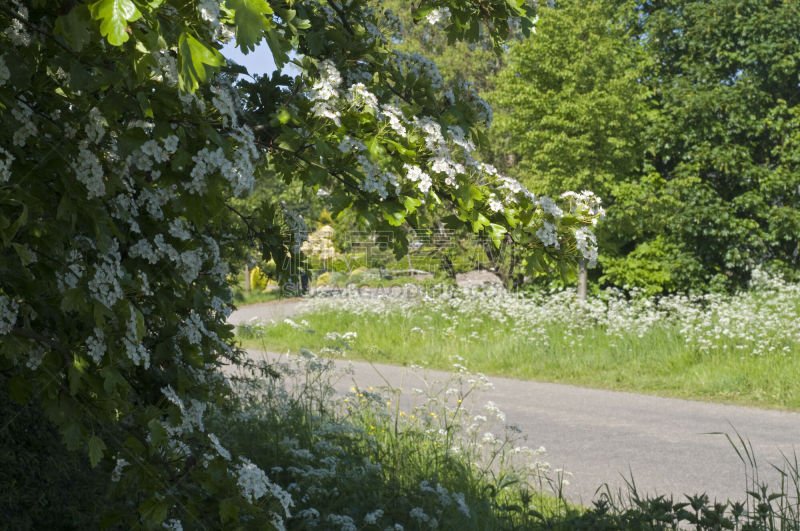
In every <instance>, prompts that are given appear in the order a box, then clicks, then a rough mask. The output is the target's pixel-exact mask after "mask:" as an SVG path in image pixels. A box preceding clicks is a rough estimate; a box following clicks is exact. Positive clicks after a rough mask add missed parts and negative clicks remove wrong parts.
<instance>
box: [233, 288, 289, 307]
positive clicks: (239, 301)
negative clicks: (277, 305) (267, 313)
mask: <svg viewBox="0 0 800 531" xmlns="http://www.w3.org/2000/svg"><path fill="white" fill-rule="evenodd" d="M284 298H286V296H285V295H283V294H282V293H281V290H279V289H275V290H270V291H254V290H251V291H250V293H245V291H244V290H242V289H236V290H234V292H233V302H234V304H236V306H247V305H248V304H259V303H262V302H273V301H279V300H281V299H284Z"/></svg>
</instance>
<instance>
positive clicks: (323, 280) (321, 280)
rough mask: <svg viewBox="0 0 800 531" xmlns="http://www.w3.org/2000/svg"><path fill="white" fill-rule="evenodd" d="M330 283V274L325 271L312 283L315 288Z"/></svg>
mask: <svg viewBox="0 0 800 531" xmlns="http://www.w3.org/2000/svg"><path fill="white" fill-rule="evenodd" d="M330 283H331V274H330V273H329V272H328V271H326V272H325V273H322V274H321V275H320V276H318V277H317V279H316V280H315V281H314V285H315V286H327V285H328V284H330Z"/></svg>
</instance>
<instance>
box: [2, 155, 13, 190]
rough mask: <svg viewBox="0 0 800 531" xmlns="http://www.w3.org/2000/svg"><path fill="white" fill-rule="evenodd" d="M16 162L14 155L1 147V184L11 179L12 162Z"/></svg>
mask: <svg viewBox="0 0 800 531" xmlns="http://www.w3.org/2000/svg"><path fill="white" fill-rule="evenodd" d="M13 162H14V155H12V154H11V153H9V152H8V151H7V150H5V149H3V148H2V147H0V184H3V183H6V182H8V181H9V180H10V179H11V164H12V163H13Z"/></svg>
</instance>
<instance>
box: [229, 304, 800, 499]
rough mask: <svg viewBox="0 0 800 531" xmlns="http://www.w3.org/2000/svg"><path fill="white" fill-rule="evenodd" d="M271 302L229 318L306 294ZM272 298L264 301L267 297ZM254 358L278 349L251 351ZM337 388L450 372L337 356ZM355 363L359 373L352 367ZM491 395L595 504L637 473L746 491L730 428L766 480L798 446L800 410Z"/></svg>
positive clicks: (575, 490) (276, 311)
mask: <svg viewBox="0 0 800 531" xmlns="http://www.w3.org/2000/svg"><path fill="white" fill-rule="evenodd" d="M281 304H282V305H283V306H281V305H280V304H279V305H274V307H273V305H269V306H270V307H269V308H260V309H259V308H258V307H249V308H244V309H242V310H239V311H237V312H236V313H234V314H233V315H232V316H231V322H236V320H237V319H239V320H240V321H239V322H241V321H242V320H247V319H251V318H253V317H257V318H261V319H264V320H269V319H275V320H277V319H278V318H281V319H282V318H285V317H287V316H289V315H291V313H289V312H291V311H295V312H296V311H302V302H297V301H289V302H284V303H281ZM260 306H265V305H260ZM251 355H252V356H254V357H263V356H265V355H268V356H270V358H274V357H275V356H279V355H277V354H266V353H263V352H255V351H252V352H251ZM336 367H337V369H336V370H337V371H338V372H339V373H340V380H339V383H338V384H337V387H338V388H339V389H340V390H342V391H346V390H347V389H349V388H350V386H351V385H354V384H355V385H358V386H359V387H361V388H362V389H363V388H367V387H369V386H374V387H376V388H377V387H379V386H385V385H386V384H387V382H388V383H389V384H390V385H391V386H393V387H402V388H403V390H404V394H405V395H406V399H405V400H410V399H411V398H410V397H408V396H407V395H408V394H409V393H410V389H412V388H413V387H415V386H416V387H420V386H421V385H422V382H423V379H424V380H425V381H428V382H431V381H445V380H447V379H448V378H449V377H450V374H449V373H446V372H441V371H425V372H426V375H425V376H424V378H423V379H421V378H420V377H419V376H418V374H417V371H410V370H409V369H408V368H404V367H397V366H389V365H377V364H369V363H363V362H349V361H348V362H345V361H338V362H337V363H336ZM347 371H352V374H347ZM490 381H491V382H492V383H493V384H494V388H493V389H491V390H488V391H484V392H483V394H482V395H481V398H480V399H481V400H483V401H487V400H491V401H493V402H495V403H496V404H497V406H498V407H499V408H500V409H501V410H502V411H503V412H505V414H506V423H507V424H511V425H515V426H517V427H518V428H519V429H520V430H521V431H522V433H523V434H524V435H526V436H527V438H528V440H527V443H526V444H527V445H528V446H530V447H532V448H537V447H539V446H540V445H541V446H544V447H545V448H546V450H547V454H546V456H545V458H544V460H546V461H548V462H549V463H550V464H551V466H552V467H553V468H563V469H564V470H566V471H568V472H570V473H571V474H572V477H570V478H569V482H570V485H568V486H567V487H566V488H565V491H564V494H565V495H566V497H567V498H568V499H570V500H572V501H575V502H581V503H584V504H588V503H589V502H590V501H591V500H592V499H594V498H595V493H596V491H597V489H598V488H599V487H601V486H602V485H604V484H608V486H609V487H610V488H611V489H612V491H615V492H616V490H617V489H619V488H624V487H625V480H626V479H630V478H631V477H633V479H634V481H635V483H636V486H637V489H638V491H639V492H640V493H642V492H646V493H650V494H653V493H656V494H667V495H670V494H671V495H673V496H674V497H675V498H680V497H681V496H682V495H683V494H696V493H706V494H708V495H709V497H710V498H711V499H712V500H714V499H717V500H720V501H724V500H727V499H731V500H743V499H744V492H745V489H746V488H750V486H749V483H747V481H748V477H746V474H745V467H744V465H743V464H742V461H741V460H740V459H739V457H738V456H737V453H736V451H735V450H734V447H733V446H732V445H731V444H730V443H729V442H728V440H727V439H726V438H725V436H724V435H719V434H713V432H723V433H728V434H730V435H731V436H732V437H733V438H734V439H736V435H735V433H734V429H735V430H736V431H737V432H738V433H739V434H740V435H741V436H742V437H743V438H745V439H746V440H748V441H749V444H750V445H752V450H753V453H754V455H755V457H756V459H757V462H758V464H759V467H758V469H759V474H760V477H761V479H762V480H766V481H768V482H770V483H771V484H775V485H777V483H778V482H779V474H778V473H777V472H776V471H775V470H774V469H773V467H772V466H770V463H775V464H781V463H782V462H783V455H787V456H793V453H794V450H795V448H798V447H800V413H792V412H783V411H771V410H761V409H756V408H748V407H740V406H730V405H722V404H712V403H705V402H695V401H689V400H680V399H673V398H662V397H656V396H649V395H639V394H633V393H623V392H616V391H605V390H598V389H587V388H581V387H574V386H568V385H559V384H551V383H540V382H531V381H520V380H513V379H508V378H494V377H492V378H490Z"/></svg>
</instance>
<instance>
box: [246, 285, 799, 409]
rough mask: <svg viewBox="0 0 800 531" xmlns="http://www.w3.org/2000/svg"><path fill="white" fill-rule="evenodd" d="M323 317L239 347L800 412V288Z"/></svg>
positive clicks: (433, 304)
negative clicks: (458, 364)
mask: <svg viewBox="0 0 800 531" xmlns="http://www.w3.org/2000/svg"><path fill="white" fill-rule="evenodd" d="M313 307H314V309H313V310H312V311H311V312H310V313H307V314H305V315H303V316H302V317H301V318H297V319H295V320H287V321H286V322H282V323H276V324H267V325H263V324H262V325H257V324H254V325H252V326H249V327H241V328H240V330H239V337H240V338H241V339H242V341H243V343H244V344H245V345H246V346H256V345H257V344H261V343H264V344H265V345H266V346H267V347H268V348H269V349H272V350H278V351H285V350H291V351H295V352H296V351H298V350H299V349H300V348H309V349H311V350H312V351H314V352H318V353H321V354H323V355H331V356H346V357H349V358H353V359H367V360H371V361H376V362H386V363H395V364H403V365H411V364H420V365H425V366H430V367H432V368H442V369H447V368H448V367H449V366H450V363H451V360H452V359H453V358H454V357H455V356H460V357H462V358H464V359H465V360H466V361H467V363H468V364H469V366H470V367H472V368H474V369H475V370H477V371H481V372H484V373H486V374H490V375H502V376H509V377H513V378H521V379H535V380H543V381H552V382H561V383H571V384H579V385H585V386H593V387H602V388H609V389H620V390H628V391H637V392H649V393H656V394H664V395H671V396H678V397H686V398H697V399H704V400H714V401H720V402H734V403H740V404H752V405H758V406H763V407H774V408H786V409H800V384H798V382H797V378H796V375H797V374H800V288H799V287H798V286H797V285H792V284H785V283H782V282H779V281H777V280H774V279H770V278H768V277H763V276H762V277H757V278H756V282H754V284H753V286H752V287H751V290H750V291H747V292H743V293H740V294H737V295H734V296H719V295H709V296H703V297H688V296H671V297H664V298H660V299H649V298H645V297H637V296H634V297H627V296H624V295H623V294H621V293H619V292H611V291H609V292H605V293H603V294H602V295H601V296H599V297H596V298H593V299H592V300H590V301H589V302H588V303H586V304H584V303H581V302H580V301H577V300H576V299H575V297H574V296H573V295H572V294H571V293H570V292H558V293H552V294H534V295H518V294H509V293H506V292H503V291H500V290H482V291H469V292H467V291H455V290H447V291H442V292H440V293H436V294H434V295H429V296H417V295H412V296H410V297H397V296H391V297H376V296H374V295H370V296H358V295H353V296H347V297H337V298H332V299H326V298H319V299H316V300H315V301H314V305H313ZM348 332H349V333H350V334H349V335H348V339H343V336H344V334H346V333H348Z"/></svg>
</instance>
